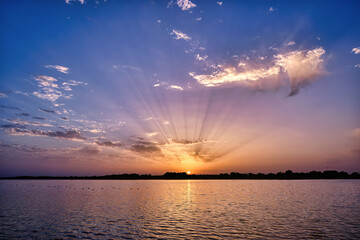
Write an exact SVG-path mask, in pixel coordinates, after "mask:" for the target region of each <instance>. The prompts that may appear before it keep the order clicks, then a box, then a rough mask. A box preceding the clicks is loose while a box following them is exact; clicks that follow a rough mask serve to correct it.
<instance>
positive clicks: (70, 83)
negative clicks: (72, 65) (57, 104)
mask: <svg viewBox="0 0 360 240" xmlns="http://www.w3.org/2000/svg"><path fill="white" fill-rule="evenodd" d="M61 85H62V89H63V90H65V91H72V88H71V87H70V86H79V85H85V86H86V85H87V83H85V82H80V81H75V80H70V81H68V82H63V83H62V84H61Z"/></svg>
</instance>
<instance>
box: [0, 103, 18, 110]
mask: <svg viewBox="0 0 360 240" xmlns="http://www.w3.org/2000/svg"><path fill="white" fill-rule="evenodd" d="M0 108H4V109H11V110H21V109H20V108H18V107H12V106H5V105H1V104H0Z"/></svg>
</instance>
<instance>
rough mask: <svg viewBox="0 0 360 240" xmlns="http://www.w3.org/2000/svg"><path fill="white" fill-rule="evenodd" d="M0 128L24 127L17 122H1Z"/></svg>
mask: <svg viewBox="0 0 360 240" xmlns="http://www.w3.org/2000/svg"><path fill="white" fill-rule="evenodd" d="M0 127H1V128H26V127H25V126H23V125H19V124H3V125H0Z"/></svg>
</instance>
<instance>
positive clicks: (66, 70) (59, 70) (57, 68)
mask: <svg viewBox="0 0 360 240" xmlns="http://www.w3.org/2000/svg"><path fill="white" fill-rule="evenodd" d="M45 67H46V68H52V69H55V70H56V71H58V72H62V73H65V74H68V73H69V68H68V67H64V66H60V65H46V66H45Z"/></svg>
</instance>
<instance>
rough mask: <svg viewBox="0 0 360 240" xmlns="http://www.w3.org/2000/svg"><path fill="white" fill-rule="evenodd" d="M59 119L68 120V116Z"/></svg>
mask: <svg viewBox="0 0 360 240" xmlns="http://www.w3.org/2000/svg"><path fill="white" fill-rule="evenodd" d="M61 119H64V120H69V118H67V117H61Z"/></svg>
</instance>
